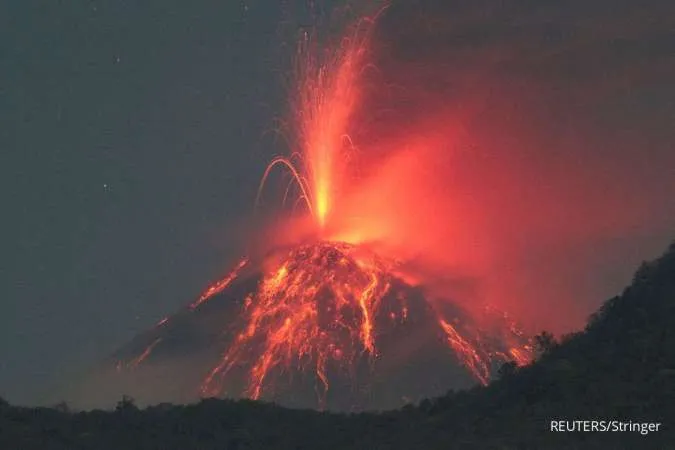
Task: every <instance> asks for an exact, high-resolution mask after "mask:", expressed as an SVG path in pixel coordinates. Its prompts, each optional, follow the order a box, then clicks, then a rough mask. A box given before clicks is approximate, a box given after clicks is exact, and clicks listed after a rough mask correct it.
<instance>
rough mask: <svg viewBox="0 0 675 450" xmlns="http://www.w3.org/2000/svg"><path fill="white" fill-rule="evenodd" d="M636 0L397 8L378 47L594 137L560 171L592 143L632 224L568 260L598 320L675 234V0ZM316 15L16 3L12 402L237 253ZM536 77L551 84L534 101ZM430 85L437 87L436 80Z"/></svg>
mask: <svg viewBox="0 0 675 450" xmlns="http://www.w3.org/2000/svg"><path fill="white" fill-rule="evenodd" d="M137 3H138V4H137ZM324 3H326V4H325V5H324V7H325V9H327V10H329V9H330V7H331V5H330V4H329V3H331V2H324ZM636 3H637V2H634V1H630V2H629V1H618V0H611V1H610V0H594V1H580V0H579V1H569V2H559V1H555V2H554V1H546V2H541V1H538V2H527V1H526V2H508V1H507V2H503V1H502V2H494V1H492V2H489V1H479V2H448V1H443V0H436V1H432V0H424V1H410V2H403V1H399V2H394V5H393V6H392V8H391V10H390V12H389V14H390V15H389V16H385V22H384V24H383V27H384V28H383V31H382V32H381V33H380V41H379V42H378V47H379V48H380V49H381V51H382V54H383V55H386V56H383V57H382V61H381V68H382V70H383V71H385V72H386V70H388V68H389V67H391V68H392V70H395V69H396V68H397V67H401V64H408V66H405V67H424V68H426V69H425V70H421V71H417V72H416V71H414V70H400V74H402V75H401V76H404V75H406V74H412V75H411V77H413V78H414V77H415V76H422V77H425V76H426V75H425V74H428V73H429V72H432V73H435V74H436V75H438V74H439V73H442V74H444V77H446V78H453V79H457V80H466V79H470V80H479V79H480V80H486V79H487V80H494V79H498V80H499V81H500V86H502V88H503V89H504V90H506V91H508V92H509V93H510V94H511V96H504V97H503V98H504V99H507V98H508V99H509V102H505V101H502V102H501V103H500V109H499V110H500V111H502V112H503V111H510V113H511V114H512V115H513V116H514V117H518V114H517V112H518V111H519V107H520V106H522V108H529V109H530V110H531V111H536V112H537V114H536V115H533V116H530V117H531V120H530V121H526V120H523V118H522V117H520V120H518V119H514V120H513V122H512V125H513V126H514V127H516V128H519V129H523V130H525V131H523V133H524V134H527V133H528V131H527V130H528V129H527V126H530V127H532V126H533V124H537V125H539V124H546V123H554V125H552V126H551V127H548V126H546V125H543V126H541V127H540V128H539V133H540V134H541V135H542V136H543V135H546V134H547V131H551V130H553V131H555V134H554V135H553V136H555V139H559V138H560V139H563V141H564V142H560V141H557V142H558V145H560V147H561V148H563V147H564V146H565V145H567V144H569V145H572V143H574V144H575V145H576V143H578V142H579V141H580V138H578V137H577V136H576V135H575V134H574V133H570V131H569V130H579V131H578V133H579V136H583V137H584V139H583V141H584V142H585V143H586V145H580V146H577V151H575V152H571V153H568V155H571V156H569V158H563V160H561V161H558V160H556V159H554V162H553V163H551V164H554V165H555V164H558V162H560V164H564V165H565V167H573V165H570V164H571V163H570V161H571V160H576V159H579V158H586V156H589V157H590V159H591V160H592V161H593V162H592V163H590V164H589V165H588V167H591V168H593V169H594V170H595V169H599V168H605V169H606V170H605V169H603V170H601V172H602V173H601V174H600V175H597V173H596V172H594V171H592V170H589V171H588V173H586V172H583V173H581V174H580V175H581V176H582V178H583V179H585V180H587V181H588V180H594V179H596V178H599V179H601V180H604V181H605V182H608V183H609V182H611V183H616V185H620V186H628V188H626V189H619V190H612V191H611V193H612V195H613V196H612V197H611V200H610V203H612V204H618V205H619V207H620V206H621V205H622V204H623V203H624V202H625V204H626V205H628V206H627V207H628V211H629V212H630V214H629V216H630V218H631V220H629V221H626V220H619V221H620V222H621V226H617V227H613V228H612V227H610V228H611V231H612V232H611V233H610V234H611V239H606V240H603V241H602V242H599V243H598V245H597V246H595V247H594V248H593V249H592V250H589V249H588V248H586V249H585V250H578V251H577V252H576V253H575V255H574V256H575V257H576V258H577V259H578V260H584V259H588V260H591V261H592V264H590V265H589V266H584V269H589V270H591V269H592V270H594V271H596V272H597V276H594V277H592V279H589V278H588V277H585V278H583V279H580V280H579V286H581V287H579V291H580V292H582V294H583V295H581V296H582V297H583V296H585V297H584V298H595V299H596V300H595V303H592V302H591V304H586V307H585V308H584V311H587V310H589V309H591V308H592V307H595V306H597V305H598V304H599V303H600V301H602V300H603V299H604V298H605V297H607V296H609V295H611V294H613V293H615V291H616V290H617V289H619V288H620V287H621V286H622V285H624V284H626V283H627V282H628V281H629V278H630V273H631V272H632V270H633V269H634V267H635V264H637V262H639V261H640V260H641V259H645V258H651V257H654V256H656V254H658V252H660V251H661V249H662V248H664V246H665V245H666V244H667V243H668V242H669V241H670V240H671V239H672V238H675V219H673V217H675V204H674V200H673V199H674V198H675V188H674V184H675V182H673V179H675V174H674V173H673V168H674V167H675V165H674V161H675V158H673V153H675V147H674V142H675V132H674V131H673V130H674V128H675V127H673V123H675V88H674V87H673V83H672V80H673V79H675V70H674V68H675V31H674V30H675V27H674V23H673V19H672V18H673V17H675V11H674V10H673V7H672V6H670V5H669V4H670V3H671V2H670V0H662V1H657V0H650V1H647V2H640V5H639V7H635V6H633V5H634V4H636ZM431 19H433V20H431ZM303 20H306V19H305V18H304V16H302V15H300V13H297V12H295V9H294V8H290V7H288V5H285V4H284V2H274V1H262V0H260V1H257V2H256V1H247V2H244V1H192V2H181V1H176V0H169V1H161V2H160V1H152V2H131V1H112V0H110V1H88V2H66V1H61V2H59V1H53V2H4V3H2V6H0V124H2V125H1V127H0V149H2V163H1V167H2V183H3V188H2V193H3V205H4V211H5V213H4V215H3V220H2V225H1V227H2V228H1V230H0V233H1V234H0V235H1V236H2V240H3V246H2V254H3V264H2V266H1V269H0V276H1V277H2V278H1V280H0V282H1V283H2V286H3V291H2V296H1V297H0V395H2V396H3V397H6V398H8V399H9V400H10V401H13V402H34V401H38V400H39V398H40V397H41V395H42V394H43V393H44V392H46V391H48V390H49V389H50V387H51V386H53V385H54V383H55V382H57V380H58V379H59V378H63V377H66V376H68V375H69V374H74V373H78V372H79V371H81V370H82V369H83V368H84V367H86V366H87V365H88V364H91V363H93V362H95V361H96V360H97V359H100V358H102V357H104V356H106V355H107V354H109V353H110V352H111V351H112V350H113V349H114V348H116V347H117V346H119V345H120V344H122V343H124V342H125V341H127V340H128V339H130V338H131V337H133V336H134V335H135V334H136V333H138V332H139V331H141V330H143V329H145V328H147V327H148V326H150V325H152V324H153V323H155V322H156V321H158V320H159V319H161V318H162V317H163V316H165V315H167V314H168V313H170V312H172V311H174V310H176V309H177V308H178V307H179V306H181V305H183V304H184V303H186V302H188V301H190V300H192V299H193V297H194V296H195V294H197V293H198V292H199V291H200V290H201V289H202V288H203V287H204V285H205V284H206V283H207V282H208V281H210V280H212V279H213V278H215V277H217V276H218V275H219V274H221V273H222V271H223V270H224V268H225V267H226V266H227V264H228V263H229V262H230V261H231V260H232V259H233V258H235V257H236V256H238V255H237V252H238V251H239V250H238V244H237V239H236V238H233V237H232V236H235V235H236V233H229V232H228V230H231V229H233V228H235V227H237V226H239V225H240V223H241V221H242V220H243V218H245V217H246V216H247V215H248V214H249V213H250V212H251V209H252V208H251V207H252V203H253V199H254V197H255V190H256V188H257V183H258V180H259V177H260V174H261V172H262V170H263V169H264V166H265V163H266V161H267V160H269V158H270V157H271V156H272V155H274V154H275V153H278V152H280V151H283V147H281V146H280V145H279V144H278V143H275V141H274V139H272V138H271V137H270V136H269V133H267V131H269V130H270V129H271V128H272V127H273V119H274V118H275V117H278V116H279V115H281V114H282V113H283V111H284V107H285V106H284V105H285V99H284V97H285V94H284V89H283V79H284V76H285V75H286V74H287V69H288V67H289V61H288V57H289V54H290V51H289V49H291V48H292V46H293V45H294V43H293V42H292V36H293V33H294V31H293V30H294V29H295V28H294V25H293V22H302V21H303ZM406 33H407V34H406ZM439 61H440V62H441V64H440V66H439V65H438V64H439ZM444 61H445V63H443V62H444ZM459 61H461V62H462V63H461V64H459V63H458V62H459ZM455 63H457V64H455ZM388 64H390V66H388ZM435 65H436V66H435ZM437 66H438V67H437ZM449 67H452V69H451V68H449ZM486 68H488V69H489V71H487V72H486V70H485V69H486ZM429 69H432V70H429ZM486 73H487V74H486ZM415 74H417V75H415ZM420 74H421V75H420ZM495 77H496V78H495ZM392 80H394V81H395V82H396V83H399V84H405V83H406V82H411V81H410V80H407V81H406V80H404V79H402V78H398V79H397V78H396V77H395V76H394V77H392ZM421 80H422V81H424V80H426V81H429V79H428V78H422V79H421ZM431 81H438V79H435V80H434V77H431ZM441 81H442V80H441ZM418 82H420V80H415V81H414V82H413V83H418ZM421 84H424V83H421ZM426 86H427V88H428V87H429V86H430V84H428V83H427V85H426ZM431 86H433V85H432V84H431ZM471 86H472V89H474V90H475V89H476V86H478V87H479V88H481V89H482V87H485V86H486V85H485V84H482V85H481V84H480V83H478V84H476V83H474V84H472V85H471ZM524 86H534V87H536V88H537V92H540V93H541V92H545V95H542V97H536V96H534V97H533V98H524V99H523V100H522V102H519V101H518V100H517V99H518V98H522V96H519V95H517V94H518V92H519V90H522V89H524ZM481 89H479V90H481ZM427 91H428V90H427ZM406 92H408V93H409V94H410V93H413V94H412V97H414V98H425V97H424V95H425V94H424V93H422V94H420V95H421V97H420V95H417V93H416V91H414V90H411V89H408V90H406ZM432 92H433V93H434V95H433V96H432V97H436V98H442V96H441V95H440V92H443V87H442V86H439V87H438V89H437V90H433V89H432ZM427 95H428V92H427ZM414 98H413V100H412V101H410V99H407V100H408V101H406V102H402V103H401V108H402V110H403V111H408V112H409V111H415V108H416V105H415V103H414ZM542 98H544V99H546V100H547V102H549V103H547V102H544V100H542ZM591 98H592V99H594V100H593V103H592V104H593V105H594V106H593V109H592V111H591V112H590V113H589V114H588V116H587V117H584V120H583V121H581V120H580V119H579V118H578V117H579V114H578V113H579V111H581V110H584V111H586V110H587V107H588V106H589V103H588V101H589V99H591ZM537 99H539V100H538V101H537ZM511 100H513V101H511ZM419 101H420V102H421V104H424V105H425V106H428V103H424V101H422V100H419ZM425 101H430V100H428V99H427V100H425ZM504 103H508V108H507V107H506V106H505V105H504ZM545 103H546V104H545ZM551 104H554V105H556V107H552V106H551ZM519 105H520V106H519ZM505 108H506V109H505ZM393 120H395V119H393ZM475 120H479V119H475ZM480 120H484V123H493V124H495V127H496V128H495V129H498V125H499V126H502V127H508V126H509V123H510V122H508V121H503V120H502V121H497V120H496V119H495V117H492V116H490V115H487V116H484V117H483V119H480ZM561 124H562V125H561ZM576 125H579V126H576ZM596 130H600V131H597V132H596ZM542 139H543V138H542ZM608 148H612V149H613V150H612V151H610V150H607V149H608ZM584 149H586V150H587V151H588V152H591V150H589V149H592V150H593V151H594V152H593V153H592V154H590V153H588V152H587V153H584V151H585V150H584ZM597 149H605V150H604V151H598V150H597ZM560 151H562V150H560ZM547 161H548V160H547ZM549 162H550V161H549ZM542 164H543V163H542ZM528 173H529V172H528ZM568 175H569V176H570V177H574V176H575V173H574V172H573V171H572V172H570V173H568ZM596 175H597V176H596ZM585 186H586V187H588V186H596V185H595V184H593V183H592V182H590V181H589V182H588V183H587V184H586V185H585ZM633 187H634V188H633ZM534 189H537V188H536V187H534ZM585 193H586V194H587V195H591V196H592V195H593V193H592V192H590V193H589V192H588V191H586V192H585ZM595 195H596V196H597V195H598V194H597V193H596V194H595ZM631 196H632V198H630V197H631ZM563 200H564V199H563ZM597 201H598V202H600V203H603V202H602V201H600V200H597ZM562 203H563V205H566V203H565V202H564V201H563V202H562ZM573 203H574V202H569V203H568V204H567V205H568V206H569V204H573ZM590 205H591V206H589V207H588V208H590V209H593V205H594V203H590ZM636 205H637V206H639V205H643V206H644V208H643V209H640V208H637V207H636ZM580 214H581V213H580ZM590 215H591V216H592V214H590ZM633 219H634V220H633ZM560 220H565V219H564V216H563V215H561V218H560ZM617 220H618V219H617ZM600 222H601V221H600ZM629 222H630V225H626V224H627V223H629ZM528 224H529V225H530V226H533V225H532V224H531V223H529V222H528ZM596 228H597V229H598V230H600V229H604V228H603V227H602V226H600V225H598V226H597V227H596ZM553 232H555V229H553ZM598 233H599V232H598V231H597V230H595V231H594V232H593V233H592V234H593V236H596V237H597V235H598ZM547 239H549V240H550V236H547ZM577 242H580V241H577ZM561 245H566V244H565V243H562V244H561ZM578 248H581V247H578ZM514 251H515V250H514ZM567 256H569V255H567V254H566V257H567ZM544 260H545V258H544ZM523 264H525V263H523ZM531 264H535V265H537V266H538V268H539V269H540V268H541V267H540V266H541V265H542V264H541V262H540V261H539V260H538V261H537V262H536V263H531ZM556 267H557V266H556ZM541 270H544V272H545V269H541ZM596 272H593V273H596ZM533 273H534V272H533ZM578 276H579V273H578V272H575V271H572V272H570V275H569V277H568V278H567V279H566V281H569V282H573V281H574V280H575V279H576V278H575V277H577V278H578ZM512 282H513V283H515V281H512Z"/></svg>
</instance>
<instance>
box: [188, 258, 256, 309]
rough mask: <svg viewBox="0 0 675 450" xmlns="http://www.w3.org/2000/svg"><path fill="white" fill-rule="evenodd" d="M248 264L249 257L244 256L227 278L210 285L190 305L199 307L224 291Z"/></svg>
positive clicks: (193, 307) (194, 307) (191, 307)
mask: <svg viewBox="0 0 675 450" xmlns="http://www.w3.org/2000/svg"><path fill="white" fill-rule="evenodd" d="M246 264H248V258H243V259H242V260H241V261H239V263H238V264H237V266H236V267H235V268H234V269H233V270H232V271H231V272H230V273H229V274H228V275H227V276H226V277H225V278H223V279H221V280H219V281H218V282H217V283H215V284H213V285H211V286H209V288H208V289H207V290H206V291H204V293H203V294H202V295H200V296H199V298H198V299H197V300H195V301H194V302H193V303H192V304H191V305H190V309H193V310H194V309H197V308H198V307H199V306H200V305H201V304H202V303H204V302H206V301H208V300H209V299H210V298H211V297H213V296H214V295H216V294H218V293H220V292H222V291H223V289H225V288H226V287H228V286H229V285H230V283H232V281H234V279H235V278H237V277H238V276H239V273H240V272H241V269H243V268H244V267H245V266H246Z"/></svg>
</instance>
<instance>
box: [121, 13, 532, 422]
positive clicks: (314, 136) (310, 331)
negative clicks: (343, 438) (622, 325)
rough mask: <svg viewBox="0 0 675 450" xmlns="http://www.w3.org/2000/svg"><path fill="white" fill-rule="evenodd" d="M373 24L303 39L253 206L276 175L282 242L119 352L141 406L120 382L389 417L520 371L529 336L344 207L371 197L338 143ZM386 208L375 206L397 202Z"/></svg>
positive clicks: (365, 215) (364, 215)
mask: <svg viewBox="0 0 675 450" xmlns="http://www.w3.org/2000/svg"><path fill="white" fill-rule="evenodd" d="M374 23H375V22H374V20H373V19H364V20H361V21H359V22H358V23H357V24H356V25H355V26H354V27H352V28H351V29H350V32H349V33H348V35H347V37H345V38H343V39H342V40H341V41H340V43H339V45H336V46H329V47H328V48H322V46H321V45H319V43H318V42H317V41H316V40H315V39H314V38H313V37H312V36H311V35H310V34H304V35H303V39H302V45H301V46H300V51H299V52H298V56H299V58H298V62H299V64H298V81H299V82H298V84H297V90H296V91H294V92H293V94H292V96H291V97H292V98H291V104H292V112H293V114H292V120H291V121H290V123H291V124H292V125H293V128H292V129H290V130H286V131H288V133H287V134H289V135H290V136H291V137H292V139H289V142H292V143H294V145H293V148H291V150H290V152H289V154H290V156H288V157H283V156H279V157H276V158H274V159H273V160H272V162H271V163H270V165H269V166H268V167H267V170H266V171H265V172H264V176H263V180H262V182H261V185H260V189H259V192H258V199H257V200H256V204H257V205H258V206H260V204H261V200H262V198H263V197H264V194H265V193H266V192H267V191H269V190H270V186H266V184H269V183H267V181H268V178H269V177H270V175H271V174H272V173H274V172H276V170H277V169H280V170H282V171H285V172H286V173H288V174H289V175H290V178H289V180H287V181H289V183H288V184H287V185H285V186H283V187H282V189H280V192H281V193H283V200H282V201H283V202H286V201H287V200H289V199H293V198H294V199H295V202H294V203H293V204H292V209H293V212H292V214H291V217H290V218H286V219H281V218H280V219H279V222H278V224H279V225H278V228H279V229H282V230H284V231H283V232H280V234H284V233H285V234H288V235H289V236H285V235H284V237H283V238H282V239H278V240H276V241H275V242H274V243H273V244H270V245H268V246H267V248H266V249H265V251H263V252H258V253H260V255H262V256H260V255H258V254H254V253H252V254H250V255H249V256H248V257H245V258H242V259H241V260H240V262H239V263H238V264H236V265H235V267H234V268H233V269H232V270H231V272H229V273H227V274H226V275H225V276H224V277H223V278H222V279H221V280H219V281H218V282H216V283H214V284H213V285H212V286H211V287H209V288H208V289H207V290H206V291H205V292H204V293H203V294H202V295H200V296H199V297H198V298H197V299H196V300H195V301H194V302H192V303H191V304H190V305H189V306H188V307H186V308H185V309H184V310H183V311H181V312H179V313H178V314H176V315H174V316H172V317H170V318H167V319H163V320H162V321H161V322H160V323H158V324H157V326H156V327H155V328H154V329H152V330H150V331H148V332H147V333H145V334H144V335H141V336H139V337H138V338H137V339H136V340H135V341H133V342H132V343H131V344H129V345H128V346H127V347H125V348H123V349H121V350H120V351H119V352H117V353H116V354H115V355H114V356H113V360H112V362H113V365H114V367H115V370H114V372H115V375H114V376H115V377H119V378H120V379H124V380H125V381H124V388H125V389H126V390H127V393H129V394H132V395H134V397H136V398H137V399H139V400H141V401H143V399H144V395H143V388H142V387H139V388H138V389H133V388H132V387H131V386H148V385H150V386H152V387H153V388H157V387H158V386H164V385H168V386H170V387H169V388H166V389H165V390H164V392H163V393H160V394H157V395H155V396H154V397H152V399H153V401H157V400H160V399H164V400H176V398H177V396H178V398H181V399H183V398H184V399H189V398H193V397H197V396H202V397H209V396H228V397H246V398H251V399H264V400H270V401H276V402H280V403H282V404H286V405H290V406H309V407H319V408H328V409H341V410H349V409H351V410H354V409H376V408H389V407H396V406H400V405H401V404H402V403H404V402H407V401H416V400H419V399H420V398H423V397H426V396H431V395H437V394H440V393H442V392H444V391H446V390H447V389H449V388H456V387H466V386H469V385H471V384H472V383H482V384H486V383H488V382H489V380H490V377H491V375H492V374H493V373H494V372H495V369H496V368H497V367H499V365H501V364H502V363H504V362H506V361H515V362H516V363H518V364H525V363H527V362H529V360H530V359H531V354H532V348H531V342H530V339H529V338H528V337H527V336H526V335H525V334H524V333H523V332H522V331H521V330H520V329H519V327H518V325H517V324H516V322H515V321H513V320H512V319H511V318H509V317H508V316H507V315H506V314H505V313H504V312H502V311H500V310H499V309H498V308H494V307H490V306H489V305H488V304H467V303H466V302H459V301H458V299H456V298H453V294H452V293H443V292H440V293H439V291H438V290H431V289H427V284H426V283H427V281H429V280H430V279H431V278H432V277H431V276H429V275H427V274H425V272H424V270H420V269H419V268H417V269H416V270H414V271H413V270H412V269H411V267H413V266H415V265H414V264H411V261H409V260H408V259H407V256H408V255H405V254H398V253H397V251H396V249H397V244H398V241H397V240H399V241H400V233H398V234H397V236H396V239H393V236H390V235H389V234H388V232H389V230H391V229H393V228H394V227H395V224H387V226H385V227H382V226H380V224H381V220H382V218H379V219H376V220H370V219H369V218H372V212H371V211H360V210H359V205H360V204H361V205H363V208H366V207H367V206H368V205H370V204H371V202H362V203H360V202H359V201H358V199H359V198H362V197H361V196H362V193H363V190H364V189H369V190H371V192H370V194H371V195H373V192H372V184H373V183H372V182H368V183H359V180H358V177H355V176H354V174H355V172H356V171H355V168H354V167H353V166H352V165H351V164H353V163H354V161H355V160H357V159H358V158H355V154H356V153H358V152H367V149H363V148H358V147H357V146H358V143H356V142H353V141H352V139H351V138H350V135H351V134H350V127H351V126H352V123H353V118H354V111H355V109H356V108H357V106H358V105H359V102H360V100H361V94H362V92H361V90H360V77H361V76H362V75H363V73H364V72H365V70H366V68H367V67H368V48H369V40H370V35H371V31H372V28H373V24H374ZM357 148H358V150H357ZM401 181H402V182H404V181H405V180H401ZM362 186H367V188H366V187H362ZM375 188H377V184H375ZM376 194H377V193H375V194H374V195H376ZM386 196H387V194H386V192H384V191H383V194H382V198H381V199H380V200H381V201H382V202H388V201H395V199H391V198H386ZM302 205H304V208H303V211H306V217H304V216H303V215H302V213H301V212H299V210H298V207H299V206H300V207H302ZM401 214H405V212H404V211H402V212H401ZM429 220H433V218H429ZM284 221H285V222H284ZM282 223H283V224H284V226H282V225H281V224H282ZM288 223H290V224H291V225H288ZM307 223H310V225H307ZM289 229H290V230H291V232H288V233H287V231H288V230H289ZM420 231H423V230H420ZM390 237H392V239H390ZM280 241H281V242H283V243H280ZM439 245H440V243H439ZM418 257H419V255H418ZM415 267H417V266H415ZM173 361H179V362H177V363H175V364H174V363H173ZM144 371H145V372H144ZM186 372H189V374H188V375H186V374H185V373H186ZM144 373H145V375H144ZM139 390H140V391H141V392H138V391H139ZM134 391H136V392H134ZM145 398H148V397H145Z"/></svg>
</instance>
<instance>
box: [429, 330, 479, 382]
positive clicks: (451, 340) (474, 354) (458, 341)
mask: <svg viewBox="0 0 675 450" xmlns="http://www.w3.org/2000/svg"><path fill="white" fill-rule="evenodd" d="M440 324H441V328H442V329H443V331H444V332H445V334H446V335H447V339H448V344H450V347H452V349H453V350H454V351H455V354H456V355H457V356H458V357H459V358H460V359H461V361H462V363H463V364H464V365H465V366H466V367H467V368H468V369H469V370H470V371H471V373H473V375H474V376H475V377H476V378H477V379H478V380H479V381H480V382H481V383H482V384H484V385H485V384H487V383H488V381H489V379H490V369H489V368H488V365H487V363H486V360H485V357H484V356H482V355H481V354H479V352H478V350H477V349H476V347H474V346H472V345H471V344H470V343H469V342H468V341H467V340H466V339H464V338H463V337H462V336H461V335H460V334H459V333H458V332H457V330H455V328H454V327H453V326H452V325H450V324H449V323H448V322H446V321H445V320H443V319H441V320H440Z"/></svg>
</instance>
